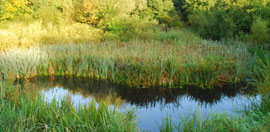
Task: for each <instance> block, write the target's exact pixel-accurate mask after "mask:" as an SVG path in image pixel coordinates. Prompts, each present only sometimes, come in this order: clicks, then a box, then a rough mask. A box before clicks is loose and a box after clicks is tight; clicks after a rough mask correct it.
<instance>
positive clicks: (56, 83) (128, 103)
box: [31, 77, 258, 132]
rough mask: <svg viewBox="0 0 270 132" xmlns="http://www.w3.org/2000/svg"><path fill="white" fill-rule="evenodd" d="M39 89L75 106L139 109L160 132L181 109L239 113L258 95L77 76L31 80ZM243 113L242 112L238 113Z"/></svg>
mask: <svg viewBox="0 0 270 132" xmlns="http://www.w3.org/2000/svg"><path fill="white" fill-rule="evenodd" d="M31 83H32V87H35V89H36V92H37V93H39V94H41V95H42V96H44V98H45V99H46V100H47V101H48V102H50V101H52V100H53V98H56V99H57V100H59V101H60V100H61V99H66V98H68V99H70V100H71V101H72V102H73V104H74V105H75V107H79V105H88V104H89V103H91V101H92V100H95V101H96V102H97V103H98V102H100V101H106V102H108V103H109V104H111V106H112V107H115V106H117V107H119V111H125V110H126V109H135V113H136V115H137V117H138V126H139V127H140V128H141V129H142V130H150V131H153V132H156V131H158V130H159V128H158V124H161V123H162V119H165V118H166V116H167V114H169V115H171V117H172V119H173V120H172V122H179V120H180V119H181V115H182V114H181V113H183V115H184V116H187V117H188V115H190V112H194V111H195V110H197V109H198V108H199V106H200V105H201V112H202V116H204V117H206V116H207V115H209V114H210V113H211V112H214V113H218V112H226V113H228V114H229V115H234V114H237V112H236V111H237V110H239V109H241V108H243V107H244V106H245V105H247V104H248V103H249V100H250V99H254V98H258V96H257V94H256V92H255V91H254V90H252V89H248V88H240V87H236V86H235V87H231V86H227V87H223V88H217V89H215V90H202V89H200V88H195V87H187V88H182V89H170V88H130V87H123V86H118V85H115V84H112V83H109V82H107V81H97V80H91V79H88V78H87V79H86V78H74V77H36V78H34V79H32V80H31ZM238 114H239V113H238Z"/></svg>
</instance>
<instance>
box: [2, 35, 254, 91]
mask: <svg viewBox="0 0 270 132" xmlns="http://www.w3.org/2000/svg"><path fill="white" fill-rule="evenodd" d="M249 56H250V54H249V53H248V52H247V49H246V47H244V46H241V45H230V44H228V45H221V44H219V43H218V42H212V41H203V40H202V41H199V42H198V43H191V44H175V43H172V44H163V43H161V42H159V41H136V40H134V41H129V42H103V43H99V44H93V43H90V44H81V45H74V44H69V45H50V46H38V47H33V48H29V49H18V50H7V51H5V52H2V53H1V55H0V60H1V62H0V67H1V69H0V72H1V73H2V74H6V75H7V74H8V73H9V72H13V73H16V76H17V77H31V76H35V75H76V76H83V77H92V78H97V79H108V80H111V81H113V82H116V83H119V84H123V85H129V86H136V87H152V86H165V87H182V86H185V85H194V86H201V87H214V86H222V85H224V84H228V83H229V84H235V83H239V82H241V81H243V79H244V78H245V76H246V74H247V71H248V69H247V64H248V61H250V60H249Z"/></svg>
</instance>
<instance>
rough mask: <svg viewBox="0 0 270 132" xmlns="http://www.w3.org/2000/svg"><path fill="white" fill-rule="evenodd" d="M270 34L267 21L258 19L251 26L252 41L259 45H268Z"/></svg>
mask: <svg viewBox="0 0 270 132" xmlns="http://www.w3.org/2000/svg"><path fill="white" fill-rule="evenodd" d="M269 34H270V32H269V28H268V24H267V21H265V20H262V19H260V18H259V19H256V20H255V21H254V22H253V24H252V25H251V35H250V37H251V39H252V40H253V41H256V42H257V43H266V42H269V41H270V35H269Z"/></svg>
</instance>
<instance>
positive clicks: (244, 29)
mask: <svg viewBox="0 0 270 132" xmlns="http://www.w3.org/2000/svg"><path fill="white" fill-rule="evenodd" d="M174 3H175V6H176V9H177V10H178V12H179V13H180V14H181V15H182V17H183V19H184V20H186V22H188V24H190V25H191V26H192V27H193V29H194V30H195V31H197V32H198V33H199V34H200V35H201V36H202V37H204V38H208V39H215V40H220V39H223V38H240V39H245V38H244V36H245V35H246V34H249V33H251V28H252V25H254V24H252V23H253V21H254V20H255V18H256V17H257V16H259V17H261V18H263V20H265V22H268V23H269V22H270V17H269V5H270V1H269V0H259V1H258V0H226V1H225V0H206V1H205V0H183V1H182V0H174ZM255 22H256V21H255ZM263 30H265V29H263ZM257 32H264V31H257ZM258 39H260V38H258Z"/></svg>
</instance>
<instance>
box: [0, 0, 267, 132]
mask: <svg viewBox="0 0 270 132" xmlns="http://www.w3.org/2000/svg"><path fill="white" fill-rule="evenodd" d="M269 14H270V1H269V0H206V1H205V0H0V76H1V82H0V88H1V90H0V102H1V104H0V111H1V112H0V131H142V129H141V128H139V127H138V122H137V121H138V118H139V117H136V112H134V111H133V110H126V111H125V112H122V111H119V108H118V107H114V108H113V109H112V108H111V107H110V105H112V104H115V102H120V104H125V101H132V100H130V99H129V98H128V97H134V98H136V97H138V96H137V95H141V94H145V96H143V97H144V98H143V99H144V101H137V100H136V101H137V102H136V101H134V100H133V101H134V102H133V103H135V104H136V103H138V106H140V104H141V105H142V106H143V105H145V104H151V103H153V102H156V101H162V100H165V101H166V100H167V101H169V102H170V101H172V102H173V100H174V99H176V98H177V97H178V96H179V95H181V93H189V94H191V95H194V94H195V95H196V97H198V100H199V102H200V103H201V100H203V99H206V102H207V101H210V100H211V99H210V100H207V99H208V98H204V97H206V96H208V95H220V94H221V93H222V95H226V96H227V95H228V97H233V96H231V95H234V94H235V93H237V92H235V91H238V92H239V89H247V88H250V89H251V91H252V92H250V91H249V92H248V91H246V90H244V91H245V92H240V93H241V94H242V95H245V96H248V95H254V96H259V97H260V99H259V100H251V101H250V102H251V104H250V105H248V104H246V108H245V109H242V110H240V111H241V112H240V113H241V114H238V115H234V116H231V115H227V114H225V113H226V112H225V113H213V114H211V115H209V117H208V118H207V119H206V118H204V117H203V116H204V115H203V114H202V113H203V112H202V111H204V108H202V107H200V106H198V108H195V109H193V110H191V111H196V112H195V113H191V115H190V116H189V118H187V117H186V115H183V116H182V118H181V117H177V119H175V117H172V118H171V117H170V113H168V116H167V117H165V118H164V119H163V124H158V125H159V127H157V128H160V129H159V131H245V132H246V131H269V128H270V120H269V118H270V117H269V116H270V112H269V110H270V108H269V106H270V99H269V94H270V93H269V92H270V54H269V47H270V45H269V44H270V35H269V34H270V23H269V22H270V15H269ZM71 76H72V78H74V77H75V78H77V79H74V80H73V79H71V80H69V81H71V82H73V83H74V81H76V80H77V81H78V79H80V78H84V79H86V80H88V81H89V82H91V83H93V84H95V82H102V83H104V84H106V83H107V82H109V83H112V84H113V87H116V88H112V90H116V91H118V92H119V91H123V90H124V91H125V92H124V94H123V93H122V96H120V97H118V96H116V95H114V94H112V95H111V92H112V91H110V90H111V88H110V87H109V88H108V87H107V86H104V87H101V88H100V90H97V89H94V90H97V91H103V92H105V93H106V92H108V91H107V90H109V91H110V92H109V93H110V94H108V93H107V94H108V97H110V98H109V99H104V98H105V97H103V96H102V97H101V96H96V97H100V98H99V99H97V100H96V101H89V102H88V103H87V104H88V105H78V107H77V106H74V104H73V103H72V101H70V100H69V99H68V98H65V99H61V101H59V100H58V101H57V100H53V101H52V102H50V103H48V102H46V100H44V97H43V96H42V95H41V94H40V92H37V91H39V90H38V89H39V88H37V87H36V85H37V84H36V83H37V82H38V80H36V78H38V77H45V78H49V80H50V81H49V82H54V81H55V80H57V79H56V78H58V77H60V78H70V77H71ZM43 79H44V78H40V80H43ZM18 80H23V81H19V82H21V83H17V82H18ZM33 80H35V81H33ZM92 81H94V82H92ZM89 82H83V84H88V83H89ZM67 83H68V82H67ZM49 84H50V83H49ZM74 84H76V83H74ZM62 85H64V84H62ZM62 85H61V86H62ZM101 86H102V84H101ZM52 87H54V86H50V85H49V86H47V87H46V88H52ZM62 87H64V88H66V85H64V86H62ZM73 87H76V86H72V88H73ZM46 88H44V89H46ZM72 88H71V89H72ZM74 89H75V88H74ZM81 90H82V89H79V91H80V92H79V93H80V94H82V95H85V96H90V95H91V96H92V93H91V92H90V91H91V88H90V89H87V88H86V89H83V90H82V91H81ZM75 91H76V90H75ZM138 91H139V92H138ZM141 91H143V92H141ZM240 91H241V90H240ZM254 91H255V92H254ZM89 92H90V93H91V94H89ZM131 92H134V93H132V94H131ZM224 92H225V93H224ZM75 93H76V92H75ZM94 93H95V92H94ZM120 93H121V92H120ZM213 93H215V94H213ZM117 94H119V93H117ZM125 94H127V95H129V96H124V95H125ZM133 94H134V96H133ZM94 95H95V94H94ZM135 95H136V96H135ZM104 96H107V95H106V94H105V95H104ZM115 97H117V98H115ZM139 97H140V96H139ZM194 97H195V96H194ZM211 97H213V98H212V101H213V102H218V101H217V100H218V98H219V97H217V96H211ZM215 97H217V98H215ZM220 98H223V96H222V97H220ZM195 99H196V98H195ZM210 102H211V101H210ZM176 108H178V107H176ZM227 112H228V111H227ZM179 113H180V112H179ZM166 114H167V113H166ZM173 118H174V119H173ZM172 119H173V120H172ZM175 120H176V121H175ZM159 122H162V121H161V119H160V120H159Z"/></svg>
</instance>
